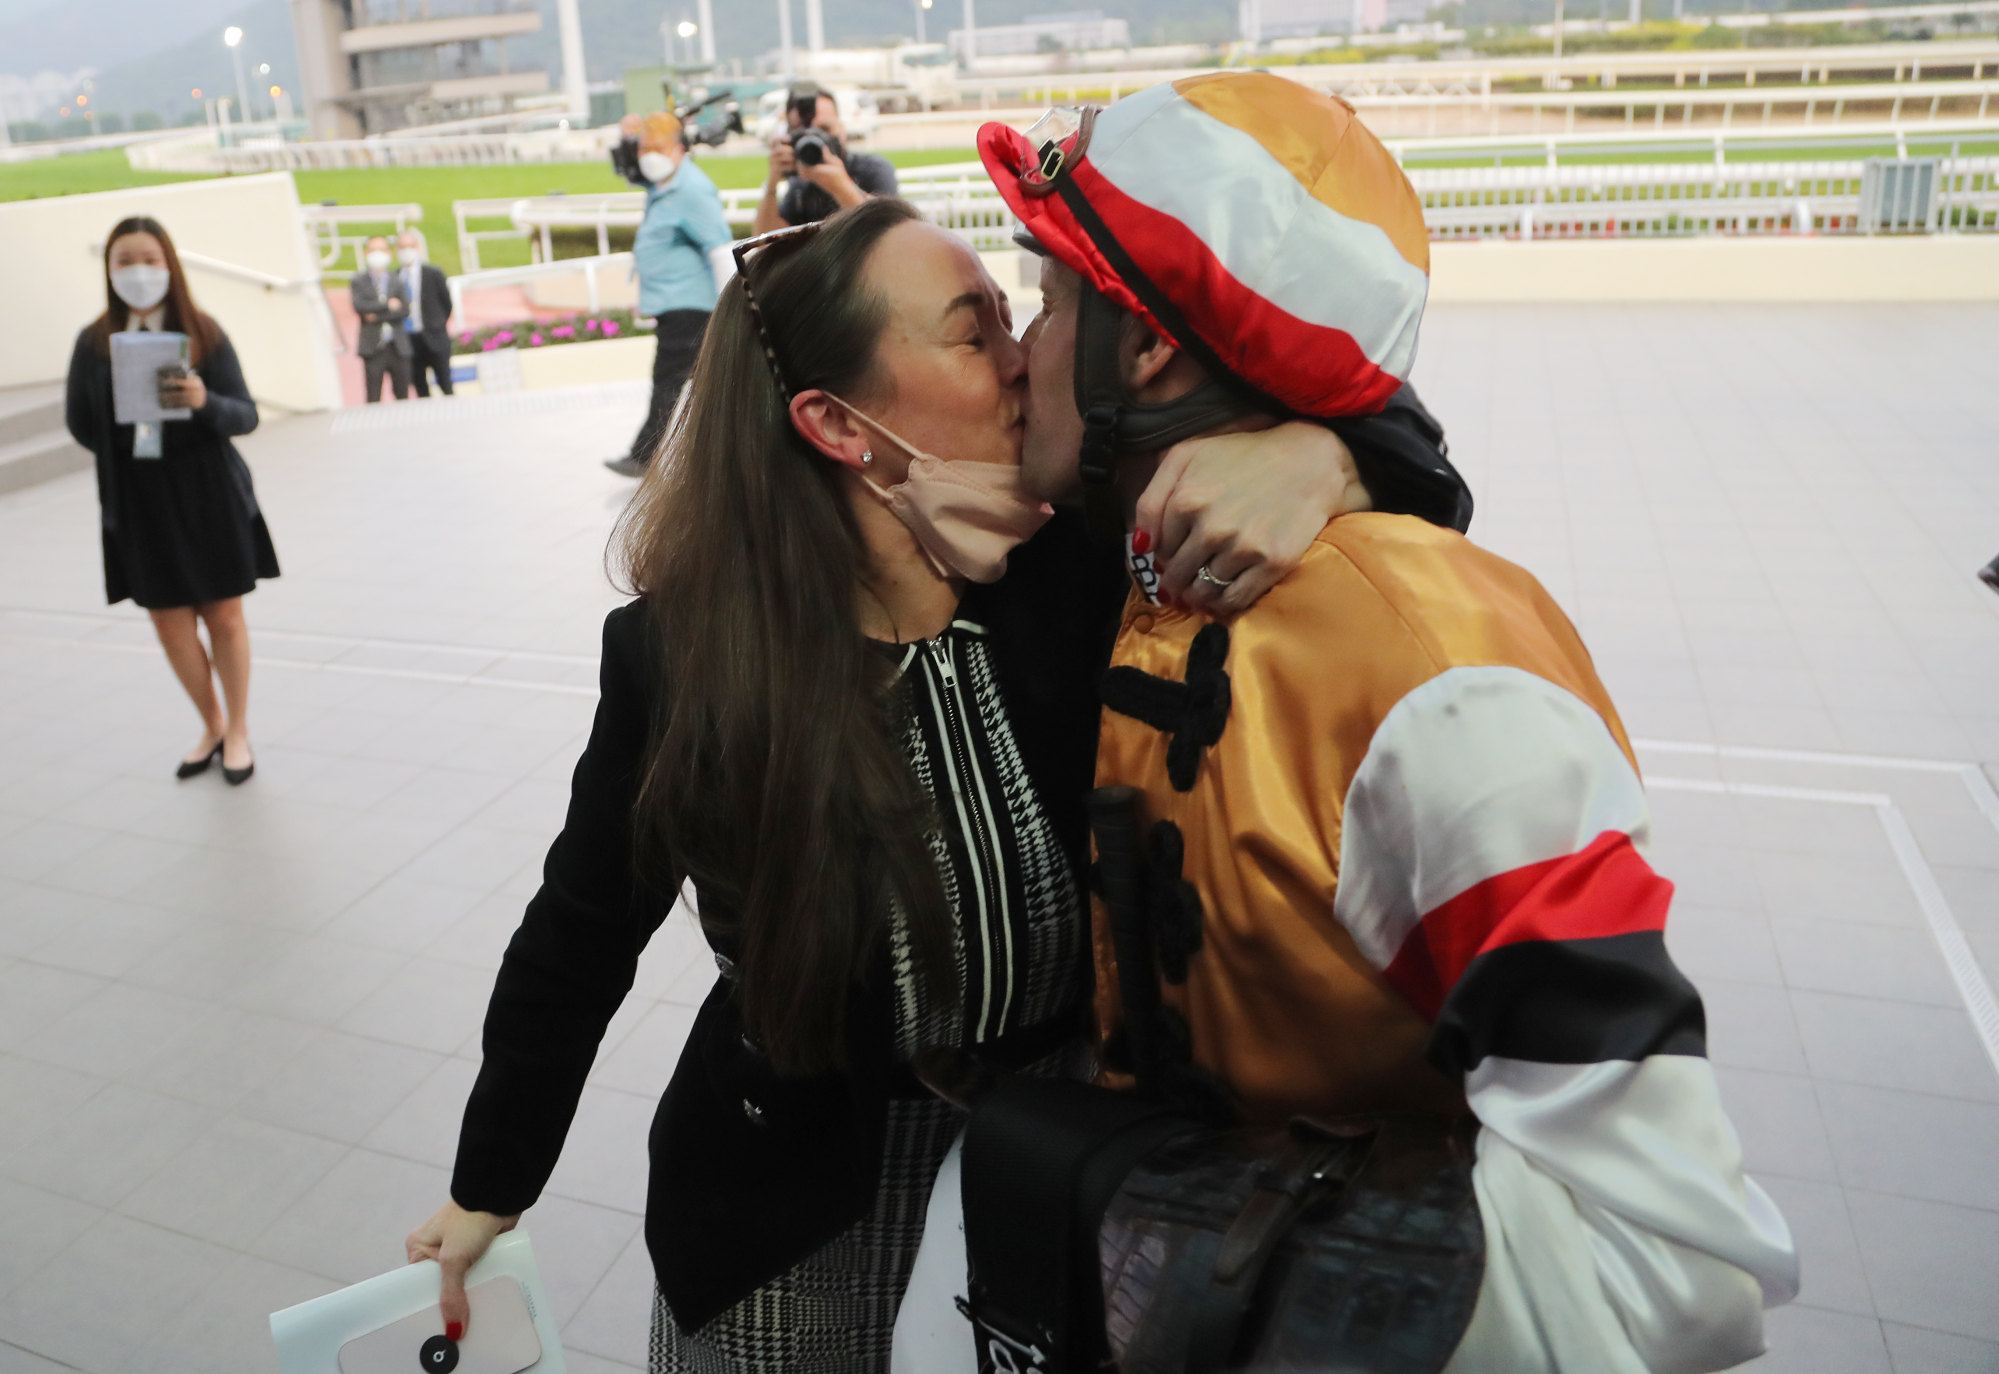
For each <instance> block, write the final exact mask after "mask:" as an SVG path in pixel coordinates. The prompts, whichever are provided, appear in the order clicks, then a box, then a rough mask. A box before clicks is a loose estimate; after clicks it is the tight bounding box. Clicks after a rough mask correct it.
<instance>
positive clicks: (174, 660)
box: [66, 215, 278, 785]
mask: <svg viewBox="0 0 1999 1374" xmlns="http://www.w3.org/2000/svg"><path fill="white" fill-rule="evenodd" d="M104 296H105V305H104V313H103V314H102V315H99V316H98V317H97V318H96V319H95V320H93V321H92V322H91V323H90V324H89V325H87V326H85V327H84V330H83V332H82V333H81V334H79V335H77V338H76V350H75V352H74V353H73V354H72V355H71V358H70V364H69V391H68V397H67V406H66V419H67V421H68V424H69V432H70V433H71V434H72V435H73V436H75V438H76V441H77V442H78V443H79V444H82V445H83V446H84V447H85V448H87V449H89V450H90V451H91V452H92V453H94V454H96V455H97V499H98V504H99V506H100V508H101V510H102V512H103V519H102V521H101V522H100V525H101V533H102V537H103V544H104V595H105V600H106V601H107V602H109V603H111V604H113V605H116V604H117V603H118V602H120V601H123V600H126V599H127V598H128V597H129V598H130V599H131V600H132V601H133V602H135V603H136V604H138V605H140V606H142V607H144V608H145V610H146V612H147V614H149V615H150V616H151V617H152V620H153V630H154V632H155V633H156V634H157V635H158V636H159V640H160V647H161V648H163V649H164V650H165V651H166V655H167V662H168V663H169V664H170V665H172V667H173V670H174V676H175V677H177V678H179V679H180V684H181V687H182V688H183V689H185V690H186V692H187V695H188V698H189V700H191V701H192V702H193V703H194V709H195V711H196V713H197V714H199V715H200V717H201V736H200V738H199V739H198V740H197V741H196V743H195V746H194V747H193V748H192V749H190V750H189V751H188V752H187V754H186V755H184V756H183V757H182V759H181V761H180V765H179V767H178V768H177V769H176V774H175V775H176V776H177V777H180V778H183V779H186V778H191V777H194V776H196V775H197V774H200V773H205V772H207V771H208V769H209V768H210V767H211V766H213V765H215V764H217V763H220V764H221V765H222V775H223V777H224V778H226V779H228V781H229V782H230V783H231V784H232V785H233V784H240V783H243V782H245V781H247V780H248V779H249V777H250V774H251V773H252V772H253V771H254V769H255V767H256V763H255V760H254V759H253V757H252V755H251V752H250V727H249V704H250V632H249V629H248V627H247V626H246V625H245V624H244V621H243V597H244V594H245V593H247V592H249V591H252V590H254V589H255V587H256V585H257V581H258V579H259V578H265V577H276V576H277V575H278V555H277V551H276V550H275V549H274V548H273V547H272V546H271V535H270V531H269V530H267V529H266V528H265V527H264V516H263V512H262V511H261V510H259V509H258V506H257V495H256V492H255V490H254V489H253V488H252V486H251V483H250V469H249V467H248V466H247V465H246V464H245V463H244V462H243V457H242V455H241V454H239V453H238V452H237V451H236V446H235V445H234V444H232V443H231V442H230V440H231V438H233V437H234V436H236V435H238V434H248V433H249V432H250V431H251V430H253V429H255V428H256V427H257V407H256V404H255V403H254V402H253V401H252V400H251V399H250V391H249V388H248V387H247V386H245V385H244V382H243V369H242V367H241V366H240V365H239V364H238V363H237V361H236V350H235V349H234V348H233V347H231V346H230V343H229V336H228V335H226V334H224V333H223V332H222V327H221V326H220V325H218V324H217V323H216V322H215V321H214V320H213V319H212V318H211V317H209V316H208V315H205V314H203V313H202V312H201V311H200V310H199V309H198V308H196V306H195V304H194V298H193V296H191V295H190V294H189V293H188V287H187V274H186V273H185V272H184V271H183V270H182V268H181V263H180V256H179V254H177V253H176V252H175V251H174V245H173V240H172V239H171V238H170V237H169V236H168V235H167V231H166V229H165V228H164V227H163V226H161V224H160V223H159V222H158V221H157V220H154V219H151V218H149V217H147V216H143V215H138V216H133V217H132V218H129V219H124V220H120V221H119V222H118V223H117V224H116V225H114V226H113V227H112V230H111V234H110V237H109V239H108V240H107V242H106V243H105V245H104ZM125 331H168V332H172V333H177V334H183V335H185V336H186V338H187V352H186V356H187V365H186V366H185V367H176V366H172V365H169V366H167V367H164V368H161V369H160V372H159V376H158V378H157V386H158V390H159V403H160V406H161V408H162V409H163V410H166V411H186V412H189V414H188V417H187V418H186V419H166V420H162V421H157V422H142V423H131V424H121V423H119V421H118V419H117V410H116V407H115V406H114V404H113V400H112V365H111V353H112V344H111V339H112V336H113V335H114V334H118V333H122V332H125ZM149 430H150V431H151V432H148V431H149ZM200 625H206V626H207V627H208V643H207V644H206V645H205V646H204V645H203V643H202V640H201V634H200V630H199V626H200ZM218 681H219V682H220V683H221V687H222V690H221V694H220V696H219V697H218V695H217V693H216V683H217V682H218Z"/></svg>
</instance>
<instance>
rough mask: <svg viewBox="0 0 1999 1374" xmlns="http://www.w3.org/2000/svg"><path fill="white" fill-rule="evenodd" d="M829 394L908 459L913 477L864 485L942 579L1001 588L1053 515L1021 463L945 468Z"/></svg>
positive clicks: (868, 482)
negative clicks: (1028, 483)
mask: <svg viewBox="0 0 1999 1374" xmlns="http://www.w3.org/2000/svg"><path fill="white" fill-rule="evenodd" d="M826 394H827V396H828V397H830V398H831V399H832V400H834V401H838V402H839V404H840V405H842V406H844V407H846V409H847V410H849V411H850V412H852V413H853V415H854V416H855V418H857V419H859V420H861V421H863V422H865V423H866V424H867V426H868V427H869V428H870V429H873V430H874V431H875V432H876V433H878V434H880V435H881V436H882V437H883V438H885V439H888V440H889V441H890V442H892V443H894V444H895V445H896V446H897V447H899V448H901V449H902V450H903V451H904V452H905V453H907V454H909V455H910V459H909V475H908V476H907V477H906V478H904V479H903V480H902V481H900V482H897V483H896V484H895V485H894V486H892V487H882V486H879V485H877V484H876V483H875V482H873V481H871V480H870V479H869V478H868V477H866V476H865V475H863V476H862V478H861V480H862V481H863V482H867V484H868V487H869V489H870V490H872V491H873V492H874V493H875V494H876V495H877V496H879V497H881V499H882V504H884V505H886V506H887V507H888V508H889V509H890V510H891V511H894V512H895V516H896V519H898V520H900V521H902V523H903V524H904V525H906V526H908V527H909V532H910V533H911V534H913V535H915V536H916V542H917V544H918V545H919V546H920V547H921V548H922V549H923V552H924V554H925V555H926V556H927V557H928V558H929V559H930V563H931V566H932V567H934V568H936V569H937V572H938V574H939V575H940V576H943V577H962V578H964V579H965V580H966V581H968V582H997V581H999V580H1000V577H1001V576H1002V575H1004V574H1005V572H1006V556H1007V555H1008V554H1009V553H1011V552H1012V551H1013V550H1014V549H1015V548H1017V547H1019V546H1020V545H1021V544H1023V543H1025V542H1026V541H1027V540H1028V539H1029V538H1030V537H1031V536H1032V535H1033V534H1034V532H1035V531H1036V530H1039V529H1040V528H1041V527H1042V526H1043V525H1044V524H1046V523H1047V522H1048V518H1049V517H1050V516H1051V515H1053V514H1055V508H1054V507H1053V506H1051V505H1049V504H1048V503H1047V502H1045V501H1036V500H1034V499H1033V498H1032V497H1031V496H1029V495H1028V494H1027V488H1026V487H1025V486H1024V485H1023V484H1022V482H1021V477H1020V467H1019V465H1018V464H1014V463H947V462H945V461H944V460H943V459H942V458H938V457H936V456H935V455H933V454H929V453H925V452H924V451H923V450H922V449H920V448H918V447H916V445H914V444H912V443H910V442H909V441H908V440H907V439H904V438H903V437H902V436H901V435H899V434H897V433H896V432H895V431H894V430H892V429H890V428H888V426H886V425H884V424H882V423H880V422H879V421H877V420H875V419H873V418H872V417H870V416H869V415H868V414H867V412H865V411H863V410H861V409H860V408H859V407H857V406H853V405H849V404H848V403H847V402H846V401H842V400H840V398H839V397H838V396H834V395H833V393H832V392H830V391H829V392H827V393H826Z"/></svg>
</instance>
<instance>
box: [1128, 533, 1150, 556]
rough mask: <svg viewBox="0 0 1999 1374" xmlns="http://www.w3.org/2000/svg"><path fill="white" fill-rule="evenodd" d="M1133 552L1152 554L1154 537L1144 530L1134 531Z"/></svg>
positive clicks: (1132, 539)
mask: <svg viewBox="0 0 1999 1374" xmlns="http://www.w3.org/2000/svg"><path fill="white" fill-rule="evenodd" d="M1131 551H1132V552H1133V553H1151V552H1152V536H1151V535H1149V534H1147V533H1146V532H1145V531H1144V530H1133V531H1132V532H1131Z"/></svg>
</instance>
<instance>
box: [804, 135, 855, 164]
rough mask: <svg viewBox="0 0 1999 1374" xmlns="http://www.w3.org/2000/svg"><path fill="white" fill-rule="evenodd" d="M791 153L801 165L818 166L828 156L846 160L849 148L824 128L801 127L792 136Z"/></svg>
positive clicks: (840, 160) (837, 159) (842, 160)
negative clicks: (842, 145) (844, 146)
mask: <svg viewBox="0 0 1999 1374" xmlns="http://www.w3.org/2000/svg"><path fill="white" fill-rule="evenodd" d="M791 154H792V156H793V157H795V158H797V159H798V163H799V165H800V166H801V167H817V166H818V165H819V164H820V163H822V162H824V161H825V160H826V159H827V158H829V157H831V158H833V159H834V160H835V161H839V162H844V161H846V160H847V150H846V149H845V148H843V147H841V146H840V140H839V139H837V138H835V137H833V135H831V134H829V133H827V132H826V131H825V130H824V129H800V130H798V131H797V132H796V133H794V134H792V136H791Z"/></svg>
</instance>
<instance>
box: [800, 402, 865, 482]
mask: <svg viewBox="0 0 1999 1374" xmlns="http://www.w3.org/2000/svg"><path fill="white" fill-rule="evenodd" d="M791 425H792V428H793V429H796V430H797V431H798V432H799V433H800V434H801V435H803V436H804V437H805V442H806V443H808V444H810V445H812V447H814V448H816V449H818V450H819V451H820V452H821V453H823V454H825V455H826V456H827V457H828V458H831V459H832V460H833V461H834V462H836V463H840V464H842V465H844V466H846V467H850V468H853V469H854V470H855V471H857V472H858V471H859V470H860V469H861V467H862V466H863V463H862V458H861V455H863V454H865V453H867V452H868V451H869V447H870V445H872V443H873V442H874V441H873V440H872V439H870V438H869V436H868V433H867V431H866V430H864V429H862V428H861V427H860V426H859V425H857V424H855V423H854V417H853V416H852V415H851V414H849V413H848V411H847V408H846V407H845V406H843V405H841V404H840V403H839V402H838V401H836V400H834V399H833V398H832V397H831V396H829V395H827V394H826V393H825V392H823V391H801V392H799V393H798V394H797V395H796V396H794V397H792V398H791Z"/></svg>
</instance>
